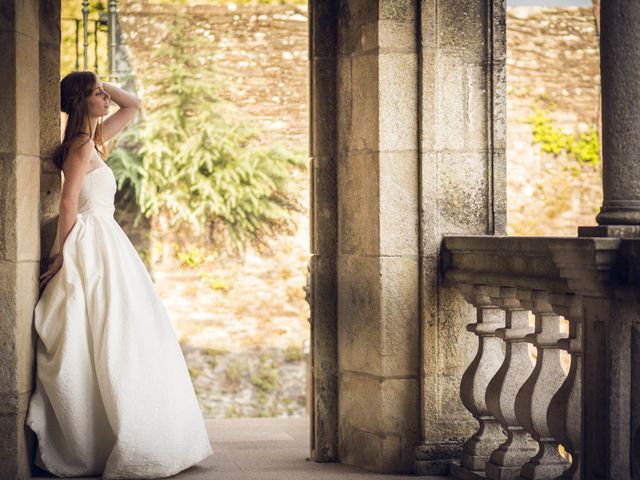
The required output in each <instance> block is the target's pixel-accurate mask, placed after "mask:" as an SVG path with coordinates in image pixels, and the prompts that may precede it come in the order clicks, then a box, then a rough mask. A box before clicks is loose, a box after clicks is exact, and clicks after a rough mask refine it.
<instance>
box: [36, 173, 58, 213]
mask: <svg viewBox="0 0 640 480" xmlns="http://www.w3.org/2000/svg"><path fill="white" fill-rule="evenodd" d="M42 170H43V173H42V174H41V177H40V195H41V197H40V211H41V213H42V215H57V214H58V213H59V211H60V194H61V193H62V181H61V178H60V172H59V171H58V170H56V171H54V172H47V171H45V168H44V165H43V166H42Z"/></svg>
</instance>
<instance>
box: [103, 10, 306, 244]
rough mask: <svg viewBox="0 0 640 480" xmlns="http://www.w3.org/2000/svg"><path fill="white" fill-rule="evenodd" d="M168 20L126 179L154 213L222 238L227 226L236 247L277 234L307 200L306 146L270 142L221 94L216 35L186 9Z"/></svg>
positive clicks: (122, 149) (127, 155) (125, 147)
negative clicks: (194, 23)
mask: <svg viewBox="0 0 640 480" xmlns="http://www.w3.org/2000/svg"><path fill="white" fill-rule="evenodd" d="M167 26H168V34H167V36H166V38H165V39H164V40H163V41H162V42H160V46H159V47H157V48H156V49H155V51H154V52H153V53H152V56H151V59H150V64H151V65H153V66H154V67H155V68H153V69H152V70H150V71H149V74H148V75H147V77H148V78H144V79H140V78H138V81H140V80H142V86H143V89H144V95H143V111H142V113H143V116H142V117H143V118H142V120H141V121H140V122H138V123H136V124H135V125H132V126H131V127H130V128H129V129H128V130H127V131H126V132H123V134H122V135H121V138H120V139H119V141H118V144H117V146H116V147H115V148H114V149H113V151H112V154H111V157H110V162H111V164H112V165H113V167H112V168H113V169H114V172H115V174H116V178H117V180H118V186H119V188H123V187H126V186H128V187H130V190H131V191H132V192H133V194H134V195H135V198H136V202H137V204H138V206H139V208H140V212H141V214H143V215H145V216H146V217H150V216H153V215H162V216H165V217H166V218H168V219H169V221H170V226H171V227H173V228H180V227H182V226H185V225H188V226H190V227H192V228H193V229H194V230H195V231H196V232H202V231H203V230H205V231H206V232H208V233H209V239H210V240H212V241H213V243H214V244H215V243H217V241H218V240H221V239H220V238H214V237H217V236H220V235H222V236H223V237H224V238H223V239H222V240H224V243H227V242H226V240H231V241H232V242H231V244H232V245H235V246H236V247H240V246H242V245H243V244H244V243H246V242H247V241H249V240H252V241H255V240H261V239H263V238H264V236H265V235H273V234H274V233H276V232H277V231H278V230H279V229H280V228H281V227H283V226H285V225H287V224H288V220H289V218H290V216H289V211H290V210H292V209H296V208H300V205H299V204H298V202H297V201H296V197H295V195H294V193H293V191H294V188H295V186H296V184H295V182H294V181H292V176H291V172H292V169H295V168H300V169H302V168H306V163H307V159H306V155H304V154H303V152H300V151H291V150H288V149H286V148H284V147H283V146H282V145H280V144H273V143H272V144H267V145H265V144H262V143H261V141H260V140H261V139H260V129H259V128H257V126H256V125H255V124H254V123H252V122H250V121H249V120H248V119H247V118H246V117H245V115H244V114H243V112H242V111H241V110H240V109H239V108H237V107H236V106H235V105H233V104H231V103H230V102H228V101H226V100H224V99H223V98H222V97H221V95H220V92H221V91H222V88H223V84H222V82H221V81H220V73H221V70H220V69H217V68H215V67H214V66H213V65H212V64H211V63H210V62H209V61H207V60H206V58H204V57H205V55H203V54H201V52H205V51H206V50H207V48H206V45H203V42H206V39H204V38H201V37H199V38H197V39H196V38H194V37H193V36H190V33H189V31H190V29H189V21H188V19H187V17H186V16H184V15H177V16H175V17H174V18H173V19H172V20H171V21H170V22H169V23H168V24H167ZM214 232H215V233H214Z"/></svg>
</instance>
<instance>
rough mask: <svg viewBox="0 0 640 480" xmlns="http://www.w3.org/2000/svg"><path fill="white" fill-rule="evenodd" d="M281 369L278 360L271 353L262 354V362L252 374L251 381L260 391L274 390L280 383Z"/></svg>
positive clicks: (263, 392)
mask: <svg viewBox="0 0 640 480" xmlns="http://www.w3.org/2000/svg"><path fill="white" fill-rule="evenodd" d="M279 379H280V371H279V369H278V364H277V362H276V361H275V360H274V359H273V358H272V357H270V356H269V355H267V354H265V353H262V354H260V363H259V365H258V369H257V371H256V372H255V373H254V374H253V375H251V383H252V384H253V385H254V386H255V387H256V388H257V390H258V393H259V394H260V393H262V394H266V393H268V392H273V391H275V390H276V389H277V388H278V385H279V383H280V380H279Z"/></svg>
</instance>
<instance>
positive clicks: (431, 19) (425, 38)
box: [420, 0, 438, 49]
mask: <svg viewBox="0 0 640 480" xmlns="http://www.w3.org/2000/svg"><path fill="white" fill-rule="evenodd" d="M436 3H437V0H420V17H421V19H420V26H421V29H422V35H421V37H422V47H423V48H428V49H435V48H436V47H437V42H436V33H437V31H438V29H437V25H438V15H437V9H436Z"/></svg>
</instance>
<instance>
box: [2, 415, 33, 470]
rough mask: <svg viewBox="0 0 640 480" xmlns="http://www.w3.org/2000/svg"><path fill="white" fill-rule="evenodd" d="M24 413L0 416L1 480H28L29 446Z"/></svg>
mask: <svg viewBox="0 0 640 480" xmlns="http://www.w3.org/2000/svg"><path fill="white" fill-rule="evenodd" d="M24 419H25V413H19V414H17V415H16V414H12V415H0V466H1V467H0V468H1V472H2V478H10V479H25V480H26V479H29V478H31V472H30V467H29V464H30V461H29V460H30V456H31V455H30V451H31V449H30V446H29V442H28V434H27V432H26V431H25V427H24Z"/></svg>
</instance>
